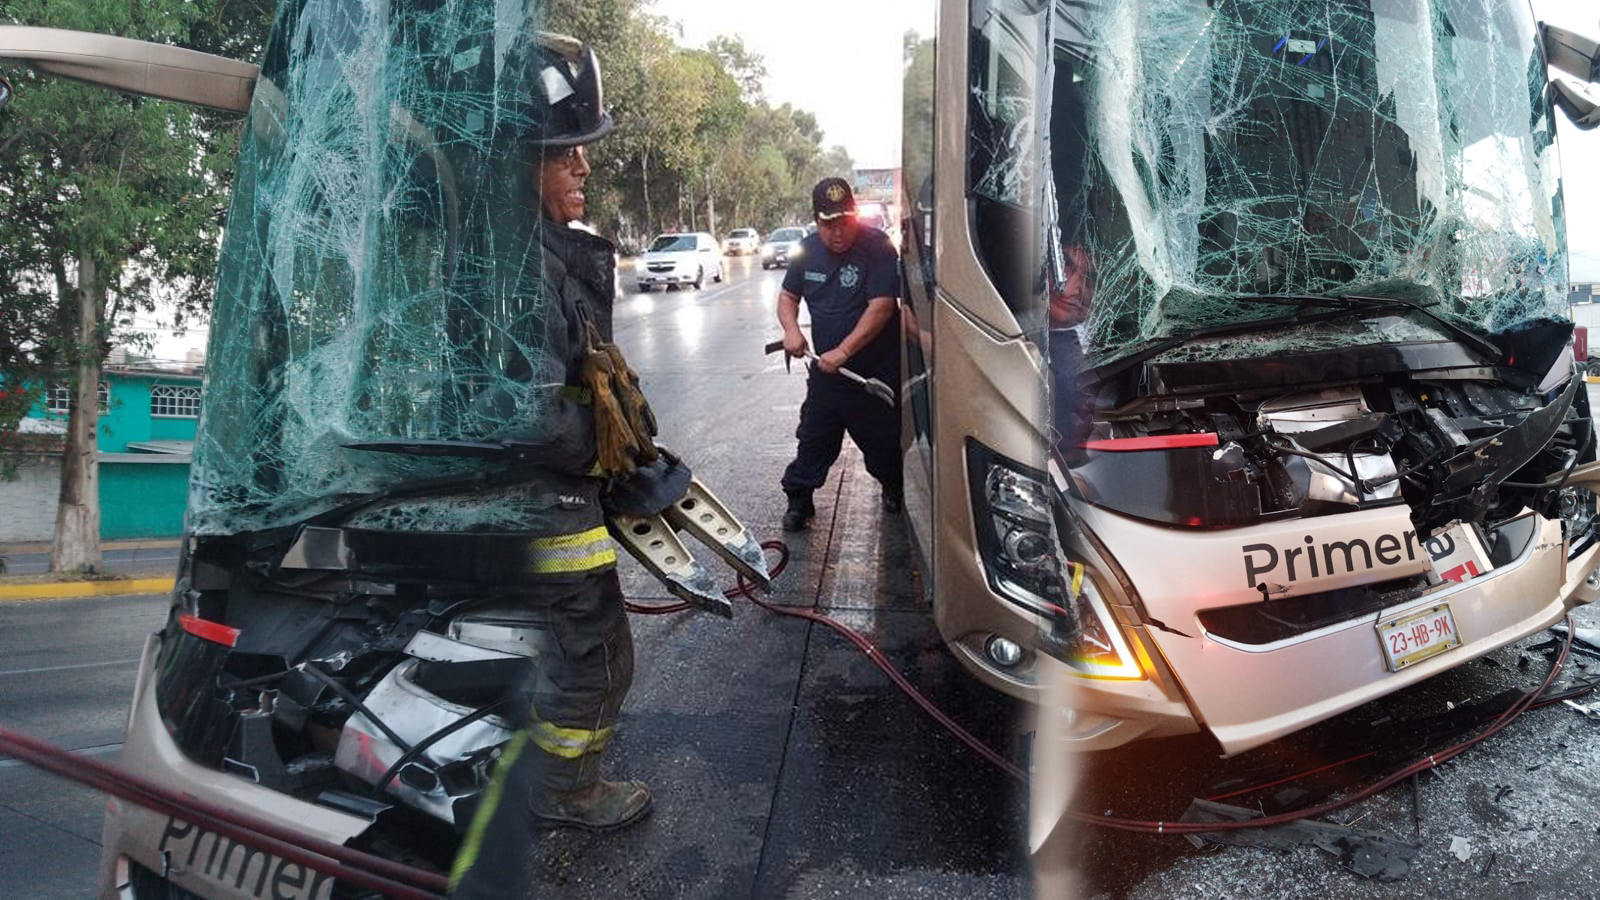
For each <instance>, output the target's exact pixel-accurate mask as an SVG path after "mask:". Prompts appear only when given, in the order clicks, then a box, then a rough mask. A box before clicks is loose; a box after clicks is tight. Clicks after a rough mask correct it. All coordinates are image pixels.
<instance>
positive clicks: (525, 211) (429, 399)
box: [0, 0, 769, 898]
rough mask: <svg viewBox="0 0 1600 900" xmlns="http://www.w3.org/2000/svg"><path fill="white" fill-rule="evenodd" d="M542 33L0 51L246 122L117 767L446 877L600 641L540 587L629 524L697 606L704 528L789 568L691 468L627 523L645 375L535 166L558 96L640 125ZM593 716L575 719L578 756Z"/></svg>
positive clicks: (389, 8) (567, 578)
mask: <svg viewBox="0 0 1600 900" xmlns="http://www.w3.org/2000/svg"><path fill="white" fill-rule="evenodd" d="M513 7H515V8H513ZM537 13H538V5H537V4H524V5H515V4H513V5H512V6H509V7H508V6H506V5H504V4H500V5H496V4H484V3H440V4H433V3H405V2H386V0H372V2H347V0H286V2H284V3H283V4H282V6H281V7H280V9H279V11H278V17H277V21H276V24H275V26H274V28H273V30H272V33H271V37H270V39H269V41H268V43H267V47H266V51H265V55H264V58H263V61H262V64H261V66H260V67H259V69H258V67H257V66H255V65H251V64H247V63H241V62H236V61H233V60H226V59H220V58H218V57H214V56H207V55H205V54H200V53H195V52H192V51H187V50H182V49H178V48H173V47H165V46H157V45H153V44H148V43H143V42H139V41H133V40H128V39H123V38H116V37H108V36H101V35H90V34H82V33H77V32H66V31H58V30H54V29H42V28H23V27H0V60H6V61H12V62H22V63H26V64H29V65H32V66H33V67H34V68H35V69H37V70H39V71H40V72H43V73H47V74H54V75H60V76H64V77H70V78H76V79H79V80H83V81H88V82H91V83H95V84H100V85H104V86H107V87H110V88H114V89H117V90H122V91H125V92H128V93H132V94H138V95H144V96H152V97H159V98H163V99H168V100H175V101H178V102H183V103H190V104H198V105H202V106H208V107H214V108H218V109H222V110H227V111H232V112H236V113H242V114H244V119H243V121H242V128H241V140H240V153H239V160H238V166H237V176H236V179H235V182H234V185H233V190H232V196H231V201H230V208H229V213H228V223H227V230H226V234H225V238H224V241H223V246H222V248H221V260H220V263H219V269H218V276H217V281H218V289H217V295H216V300H215V303H214V306H213V309H212V317H211V323H210V327H211V334H210V345H209V351H208V354H207V360H208V363H207V367H206V368H207V372H206V386H205V400H204V408H203V410H202V415H201V422H200V425H199V429H198V433H197V438H196V452H195V461H194V467H193V473H192V476H191V482H190V497H189V504H188V509H187V516H186V522H185V531H186V534H185V538H184V541H183V544H182V548H181V551H180V552H181V557H180V563H179V568H178V573H177V580H176V587H175V590H174V593H173V598H172V607H171V610H170V615H169V617H168V620H167V623H166V625H165V627H163V628H162V630H161V631H159V632H158V633H156V634H155V635H152V636H151V638H150V640H149V641H148V642H147V644H146V646H145V649H144V653H143V657H142V659H141V663H140V667H139V672H138V676H137V680H136V683H135V686H134V696H133V704H132V709H131V711H130V714H129V719H128V728H127V733H126V737H125V740H124V743H123V746H122V751H121V756H120V764H121V765H122V766H123V767H125V768H127V769H128V770H130V771H134V772H137V773H139V774H140V775H141V776H142V777H144V778H146V779H149V780H151V781H153V782H156V783H158V784H161V785H164V786H167V787H170V788H173V789H175V790H178V791H181V792H183V793H184V794H187V795H190V796H193V797H197V798H200V799H202V800H207V801H210V802H212V803H214V804H216V805H218V806H222V807H228V808H234V809H240V808H243V809H249V810H250V811H252V812H253V813H254V814H255V815H257V816H258V817H260V818H262V819H264V820H266V821H268V822H271V823H273V824H276V825H278V826H280V827H282V828H285V829H290V830H293V831H295V832H297V833H302V834H306V835H308V836H311V837H314V838H318V839H321V840H325V841H329V842H332V843H335V844H344V845H348V846H351V847H355V848H357V849H361V850H365V851H368V852H371V853H374V854H378V855H381V856H385V857H389V858H392V859H398V860H402V861H404V862H407V863H409V864H412V865H415V866H424V867H427V866H431V867H433V868H436V869H441V870H443V869H448V867H449V865H450V862H451V858H452V857H453V855H454V854H455V850H456V847H457V844H458V836H459V834H460V833H461V832H462V831H463V830H465V827H466V824H467V823H468V822H470V821H471V818H472V815H473V813H474V811H475V809H476V808H477V804H478V801H479V797H480V795H481V794H482V792H483V790H484V788H485V786H486V784H487V783H488V779H489V776H490V772H491V770H492V768H493V766H494V765H495V762H496V760H497V759H498V757H499V754H500V752H501V748H502V747H503V746H504V745H505V744H506V743H507V741H508V740H510V739H511V737H512V735H513V733H514V732H515V731H517V729H519V728H522V727H523V726H524V723H525V722H527V721H528V712H527V708H528V707H529V706H530V705H531V704H532V703H534V702H537V698H538V696H539V692H540V691H546V692H556V691H560V690H562V689H563V686H561V685H556V686H545V685H543V684H541V683H539V681H538V679H539V678H540V677H541V674H540V673H545V672H547V671H548V670H547V669H545V668H541V666H540V665H539V663H538V660H539V658H540V657H541V655H543V654H550V653H555V652H560V649H561V646H562V645H561V641H562V640H566V641H573V640H574V638H573V636H572V629H564V628H563V626H562V625H561V624H560V623H553V621H552V620H553V619H554V617H555V616H556V615H560V613H554V614H553V613H551V612H550V611H549V610H550V608H551V604H550V603H545V604H544V606H543V608H542V609H541V605H540V603H538V602H530V600H529V596H530V592H531V591H530V585H542V586H543V589H544V591H545V592H546V594H545V596H546V598H547V599H548V598H549V597H552V596H555V597H559V596H560V594H561V591H563V590H567V591H571V590H574V588H573V587H572V586H573V585H578V584H584V583H592V581H591V582H584V581H583V579H589V578H593V577H597V576H595V573H604V572H605V571H606V570H608V569H609V568H610V567H611V566H614V565H615V562H616V551H615V545H614V544H612V542H611V540H612V538H611V537H608V527H607V526H609V531H610V534H611V536H612V537H614V538H615V540H616V542H617V543H618V544H620V545H622V546H623V547H625V548H627V549H629V550H630V551H632V552H633V553H634V554H635V555H636V556H638V557H640V560H641V562H642V563H643V564H644V566H645V568H646V569H648V570H649V571H651V572H652V573H653V574H655V575H657V577H659V578H660V579H661V580H662V581H664V582H666V589H667V590H668V591H669V592H671V593H672V594H673V595H675V596H677V597H678V598H679V599H681V600H683V601H684V602H685V603H687V604H689V605H692V606H696V607H699V608H702V609H705V610H708V611H711V612H716V613H719V614H722V615H725V616H726V615H731V603H730V601H729V600H728V599H727V598H726V597H725V596H724V595H723V593H722V591H721V589H720V588H718V587H717V585H716V581H717V579H716V578H714V576H713V575H712V573H711V572H710V571H708V570H707V569H706V568H704V567H702V566H700V565H699V564H698V563H696V562H695V561H694V559H693V554H692V553H691V552H690V551H689V549H688V548H687V547H685V546H684V542H683V541H681V540H680V538H679V535H680V534H681V535H682V536H683V537H684V538H686V539H687V538H693V539H695V540H698V541H699V542H700V543H702V544H704V545H706V546H707V547H709V548H710V549H711V550H712V551H714V552H715V553H716V554H717V555H718V556H720V557H722V558H723V559H724V560H725V561H726V562H728V563H729V564H730V565H731V566H733V567H734V568H735V569H736V570H738V571H739V572H740V573H742V575H743V576H744V577H746V578H748V579H750V581H751V582H752V583H755V584H759V585H761V586H763V587H764V586H766V585H767V584H768V583H769V582H768V573H767V570H766V564H765V560H764V558H763V554H762V550H761V548H760V547H759V546H758V545H757V544H756V543H755V541H754V540H753V538H752V537H751V535H750V534H749V533H748V532H747V531H745V530H744V528H743V527H742V526H741V525H740V524H739V523H738V522H737V521H736V520H735V519H734V517H733V515H732V514H731V512H730V511H729V510H727V509H726V508H725V507H723V506H722V505H721V504H720V503H719V502H718V501H717V500H716V498H715V497H713V496H711V495H710V494H709V492H707V491H705V489H704V487H703V486H701V485H700V484H699V483H698V482H697V481H695V480H694V479H693V477H692V476H691V475H690V474H689V473H688V470H687V469H686V468H685V467H683V466H682V465H680V464H679V463H678V462H677V461H676V459H675V458H674V457H672V456H671V455H670V454H668V453H666V451H664V450H663V451H661V452H660V459H659V460H656V461H650V460H645V459H639V462H638V469H639V471H640V472H641V473H642V472H644V471H645V470H646V469H649V471H651V472H664V473H667V474H666V475H665V476H664V477H661V478H659V479H657V480H656V481H654V482H652V483H651V484H649V485H644V484H642V479H641V478H639V477H624V476H621V475H619V478H618V481H617V482H616V484H615V485H614V489H612V490H611V491H609V493H607V494H606V496H605V498H604V506H603V507H602V497H601V486H600V485H601V481H600V479H599V478H598V477H595V473H596V472H599V471H601V470H602V466H606V468H605V470H606V471H611V472H622V471H625V470H626V471H629V473H630V475H631V471H632V470H631V465H632V463H631V462H630V463H629V468H627V469H624V468H619V467H618V466H615V465H607V464H606V463H604V459H605V457H604V450H603V448H602V450H601V451H600V452H599V453H598V454H597V452H596V451H595V446H596V442H593V441H591V440H590V438H591V436H592V435H594V434H595V432H596V431H597V426H596V423H595V418H596V414H595V413H594V412H592V408H593V407H596V406H600V405H602V404H601V399H600V398H599V397H598V393H599V391H600V390H602V389H606V390H610V391H611V392H612V394H613V396H612V397H611V398H608V399H612V400H615V394H616V390H615V389H614V388H606V387H604V385H606V384H618V383H621V382H622V380H623V379H624V377H625V376H629V375H630V374H631V373H630V372H629V371H628V370H627V369H626V367H625V364H623V363H622V362H621V361H620V353H614V352H613V351H614V349H615V348H614V347H613V345H610V344H608V343H602V342H603V341H605V340H607V339H608V336H609V335H610V332H611V322H610V311H609V308H607V309H604V310H601V309H594V308H590V307H589V306H588V305H587V303H585V305H584V306H583V308H582V309H579V308H577V307H575V306H573V305H571V302H569V300H568V299H567V298H568V295H569V292H568V291H567V290H566V288H565V287H563V288H562V289H561V291H560V292H559V294H558V295H557V292H551V291H549V290H548V285H547V284H545V279H547V278H548V277H549V276H548V275H547V269H546V267H545V265H544V259H543V257H542V255H541V254H544V253H553V252H555V251H553V250H550V249H549V247H550V243H549V242H550V241H551V240H552V236H551V235H550V234H549V233H548V232H541V231H540V229H541V228H556V227H560V226H557V225H555V224H552V222H551V220H550V219H548V218H546V219H543V220H541V217H540V215H539V204H540V198H539V195H538V193H537V191H538V181H537V179H538V173H539V160H540V159H541V158H542V157H541V155H540V154H541V152H542V151H541V145H540V143H539V141H540V138H541V137H542V136H543V135H545V134H546V133H547V132H546V130H545V129H546V128H547V127H548V128H554V127H556V126H554V125H551V123H549V122H547V121H546V120H545V116H546V112H547V111H548V110H549V109H550V108H551V107H552V106H553V105H554V104H556V103H558V102H560V101H562V100H565V99H566V98H568V97H576V98H577V100H576V101H574V102H573V103H572V104H570V106H569V107H568V108H570V109H574V110H575V111H574V112H573V113H572V115H574V116H588V117H589V118H588V119H580V121H581V122H582V123H585V124H584V127H585V128H589V129H591V130H589V131H587V132H583V133H590V134H593V133H597V130H598V131H603V130H604V129H599V125H598V124H597V123H603V124H605V125H606V126H609V121H608V120H605V119H603V116H602V114H603V106H602V105H601V91H600V69H599V63H598V62H597V61H596V59H595V56H594V54H593V52H592V51H590V50H588V49H587V48H585V47H584V45H582V44H581V43H579V42H578V41H576V40H573V39H571V38H566V37H562V36H559V35H553V34H550V33H547V32H543V31H540V30H538V26H539V24H540V22H541V20H540V18H539V17H538V15H537ZM540 98H542V100H541V99H540ZM18 102H19V105H21V104H23V103H26V102H27V101H26V98H25V97H23V98H21V99H19V101H18ZM551 115H552V116H553V115H554V114H551ZM175 199H176V198H175ZM585 252H588V253H595V254H599V253H605V254H607V255H609V250H608V249H606V248H604V247H601V246H599V242H598V241H597V242H595V243H593V244H589V245H587V247H586V249H585ZM607 262H610V260H607ZM595 268H596V269H597V270H598V269H600V268H601V267H600V266H596V267H595ZM568 277H569V278H571V279H574V280H576V279H578V278H580V277H583V276H581V275H580V274H577V273H574V274H572V275H570V276H568ZM553 295H556V296H553ZM585 328H587V330H588V333H589V334H590V335H591V336H592V337H591V342H590V343H581V342H582V338H581V337H580V338H579V339H578V340H579V342H580V343H579V344H578V346H581V347H585V348H588V349H587V352H588V354H589V355H588V357H587V361H588V365H589V366H592V367H599V366H600V365H601V364H600V363H597V362H596V361H595V357H597V356H605V357H606V358H607V359H609V360H611V362H608V363H605V364H604V367H605V369H606V371H607V373H609V374H611V375H613V376H614V377H615V379H616V381H615V382H602V381H597V380H595V379H592V378H589V377H586V376H574V375H573V372H572V368H573V365H574V364H572V363H571V362H570V359H569V356H570V354H567V353H566V351H567V350H569V349H570V348H571V347H572V346H573V345H574V342H573V340H572V337H571V336H572V335H573V334H574V333H576V334H578V335H582V334H584V329H585ZM612 366H615V367H616V368H614V369H613V368H612ZM597 385H599V386H598V387H597ZM629 414H630V415H632V416H634V417H635V418H637V419H639V420H640V422H639V424H638V428H637V429H635V431H634V432H633V434H634V435H637V434H638V433H639V430H640V429H647V430H648V431H649V432H650V434H654V423H653V420H649V413H648V410H644V411H640V410H639V409H638V408H637V407H635V408H633V410H632V412H630V413H629ZM618 415H621V413H618ZM646 420H649V421H646ZM627 427H629V428H630V429H633V428H635V426H634V425H633V424H629V425H628V426H627ZM629 439H630V440H632V438H631V437H630V438H629ZM641 440H643V438H641ZM597 456H598V457H599V458H598V459H597ZM631 458H632V457H630V459H631ZM558 469H559V470H558ZM602 508H603V509H604V514H605V521H606V524H605V525H599V526H598V527H591V524H592V523H598V522H600V521H601V510H602ZM591 517H592V523H591ZM579 521H581V524H577V525H575V524H574V523H575V522H579ZM578 529H581V530H578ZM557 631H561V634H562V636H561V637H558V636H557V634H556V632H557ZM607 664H608V665H609V664H611V660H610V657H607ZM555 677H556V676H554V675H550V676H549V677H548V678H546V679H545V680H546V681H548V680H551V679H553V678H555ZM530 693H531V694H533V698H532V699H530V698H529V696H528V695H529V694H530ZM519 709H520V710H522V712H521V713H519V712H518V710H519ZM547 724H548V723H547ZM573 730H574V729H563V728H560V727H558V726H550V727H549V728H548V729H547V731H548V732H552V733H556V735H555V737H554V738H549V739H548V740H549V741H551V742H552V743H553V744H555V746H556V747H557V749H555V750H551V751H549V752H551V753H556V754H562V753H565V752H567V751H568V750H569V749H570V746H571V741H572V740H573V739H572V738H571V737H570V734H569V733H570V732H571V731H573ZM588 734H591V735H592V734H594V733H593V732H590V733H588ZM608 735H609V729H604V731H603V733H602V736H601V737H591V738H589V740H590V741H591V743H593V742H596V741H598V742H600V745H602V746H603V742H604V740H605V737H606V736H608ZM535 740H539V738H535ZM561 741H568V743H567V744H561V743H560V742H561ZM541 746H543V745H541ZM101 843H102V847H103V854H102V870H101V873H100V895H101V896H104V897H130V896H131V897H169V896H173V897H176V896H186V897H188V896H206V897H222V896H228V897H235V896H238V897H246V896H249V897H266V896H271V897H305V898H326V897H329V896H355V895H356V894H355V893H354V892H353V890H352V889H350V887H349V886H348V885H342V884H339V883H336V882H335V881H334V880H333V879H332V878H330V877H328V876H326V875H325V874H322V873H319V872H315V871H312V870H310V869H309V868H307V867H306V866H304V865H302V864H300V863H298V862H293V861H290V860H287V859H283V858H279V857H276V856H273V855H271V854H269V853H267V852H265V851H261V850H258V849H256V848H254V847H250V846H246V845H244V844H242V843H237V842H235V841H234V840H232V839H230V838H229V837H227V836H225V835H223V834H219V833H217V832H215V831H211V830H208V829H207V827H203V825H201V824H194V823H189V822H185V821H182V820H181V819H178V818H175V817H171V816H167V815H165V814H162V813H158V812H155V811H152V810H150V809H148V808H144V807H141V806H138V805H135V804H130V803H123V802H121V801H117V800H113V801H111V802H110V803H109V804H108V806H107V813H106V820H105V831H104V836H103V839H102V842H101ZM363 896H364V895H363Z"/></svg>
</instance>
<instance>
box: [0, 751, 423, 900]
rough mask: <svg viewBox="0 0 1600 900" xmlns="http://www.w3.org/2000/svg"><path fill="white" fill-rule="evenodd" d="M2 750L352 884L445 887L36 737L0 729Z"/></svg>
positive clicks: (395, 890) (419, 892)
mask: <svg viewBox="0 0 1600 900" xmlns="http://www.w3.org/2000/svg"><path fill="white" fill-rule="evenodd" d="M0 752H3V753H5V754H7V755H9V756H13V757H16V758H17V759H20V760H22V761H24V762H28V763H32V764H33V765H36V766H38V767H39V768H41V769H44V770H46V771H48V772H51V773H54V774H56V775H59V776H61V777H63V778H66V779H68V780H71V781H76V782H79V783H81V784H85V785H88V786H89V787H92V788H96V789H98V790H101V791H104V792H105V793H108V794H111V795H113V796H116V797H121V798H122V799H124V800H127V801H129V802H130V803H134V804H136V805H138V806H142V807H145V808H147V809H150V810H153V811H155V812H159V813H163V814H165V815H169V816H174V817H176V818H180V819H183V820H184V821H186V822H189V823H190V824H193V825H199V826H202V827H204V828H206V829H207V830H210V831H215V832H217V833H218V834H223V835H226V836H228V837H230V838H232V839H234V840H236V841H239V842H241V843H244V844H248V845H250V846H253V847H258V848H260V849H263V850H266V851H268V852H270V853H273V854H276V855H278V856H281V857H283V858H284V859H287V860H289V861H291V862H296V863H299V864H301V865H304V866H307V867H308V868H312V869H315V870H317V871H319V872H326V873H327V874H329V875H333V876H334V877H336V878H342V879H344V880H346V881H349V882H350V883H351V884H356V885H360V886H362V887H365V888H370V889H372V890H376V891H381V892H383V894H384V895H385V896H388V897H399V898H405V900H432V898H437V897H440V896H442V895H443V894H444V893H445V891H446V890H447V888H448V881H447V880H446V879H445V877H444V876H443V875H440V874H438V873H435V872H428V871H425V870H423V869H418V868H414V867H412V866H407V865H403V864H401V863H397V862H394V861H393V860H388V859H384V858H382V857H379V856H374V855H372V854H370V853H363V852H362V851H360V850H354V849H351V848H349V847H345V846H341V845H339V844H335V843H333V842H331V841H325V840H322V839H320V838H316V837H312V836H310V835H307V834H304V833H301V832H296V831H294V830H292V829H289V828H285V827H283V826H281V825H278V824H276V823H274V822H270V821H268V820H266V819H262V818H259V817H256V816H253V815H250V814H248V813H242V812H237V811H235V810H230V809H225V808H223V807H220V806H216V805H214V804H211V803H207V802H206V801H204V800H200V799H198V798H195V797H190V796H185V795H180V794H178V793H177V792H175V791H173V790H170V789H168V788H166V787H164V786H162V785H158V784H156V783H154V782H152V781H147V780H145V779H143V778H140V777H139V776H137V775H132V774H130V773H128V772H124V771H122V770H121V769H118V768H117V767H115V766H111V765H107V764H106V763H102V762H98V761H96V760H93V759H87V758H84V757H81V756H77V755H74V754H71V753H68V752H67V751H65V750H62V749H61V748H59V747H56V746H55V745H53V744H50V743H47V742H45V741H41V740H39V739H38V738H34V737H29V736H28V735H24V734H18V733H17V732H14V731H10V730H7V729H5V728H0Z"/></svg>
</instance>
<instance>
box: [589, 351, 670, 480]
mask: <svg viewBox="0 0 1600 900" xmlns="http://www.w3.org/2000/svg"><path fill="white" fill-rule="evenodd" d="M585 332H586V335H585V342H584V343H585V347H584V355H583V364H582V366H581V367H580V370H579V376H580V377H581V378H582V380H583V384H584V386H585V387H587V388H589V392H590V394H591V395H592V396H593V398H594V437H595V446H596V448H597V450H598V453H597V463H598V465H599V467H600V470H601V472H602V473H603V474H605V475H607V476H608V477H611V478H627V477H629V476H631V475H633V473H634V471H635V470H636V469H637V468H638V467H639V466H640V465H648V464H650V463H653V462H655V461H656V459H657V457H658V456H659V455H660V454H659V451H657V450H656V442H655V440H654V438H655V435H656V417H655V414H654V413H653V412H651V411H650V403H649V401H647V400H645V398H644V392H643V391H641V390H640V389H639V376H638V375H636V374H634V371H633V369H631V368H629V367H628V361H627V360H626V359H624V358H623V356H622V349H621V348H620V347H618V346H617V345H616V344H613V343H610V342H608V341H605V340H603V339H602V338H601V337H600V332H599V330H598V329H596V328H595V327H594V323H593V322H588V323H585Z"/></svg>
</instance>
